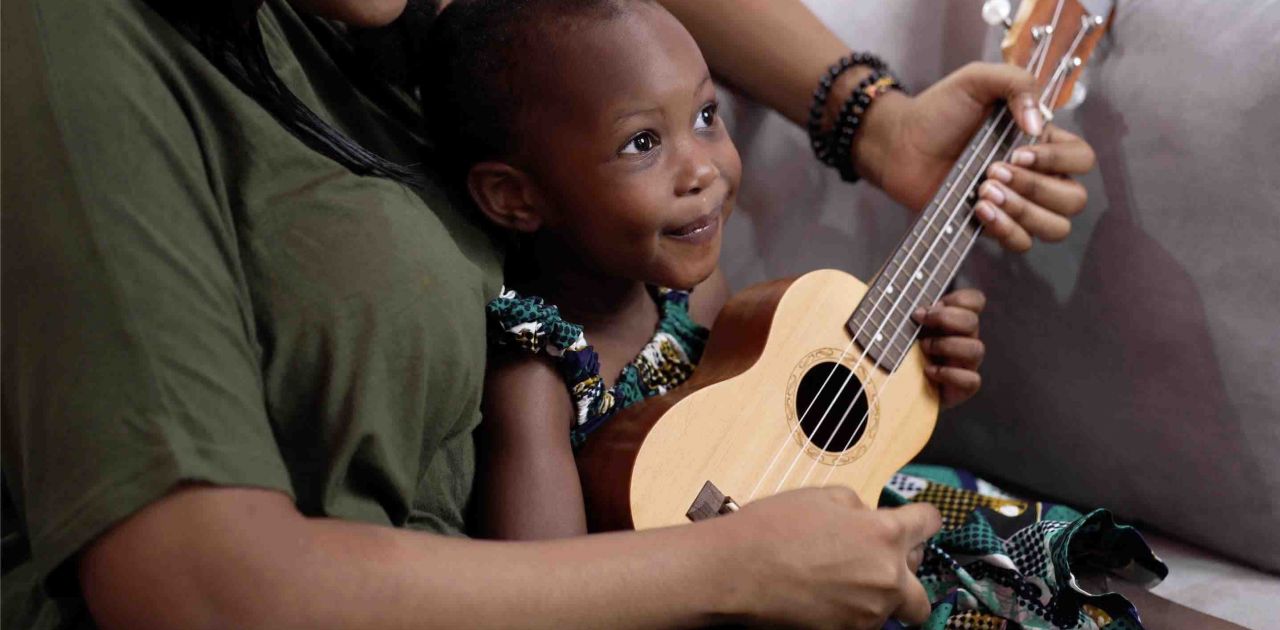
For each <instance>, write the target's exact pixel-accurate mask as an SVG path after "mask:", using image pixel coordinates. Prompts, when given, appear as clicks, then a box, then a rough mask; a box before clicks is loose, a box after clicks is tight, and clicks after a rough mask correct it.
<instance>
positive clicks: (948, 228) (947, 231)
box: [942, 225, 955, 234]
mask: <svg viewBox="0 0 1280 630" xmlns="http://www.w3.org/2000/svg"><path fill="white" fill-rule="evenodd" d="M942 231H943V232H945V233H947V234H950V233H952V232H954V231H955V230H952V229H951V226H950V225H948V226H947V227H944V228H942Z"/></svg>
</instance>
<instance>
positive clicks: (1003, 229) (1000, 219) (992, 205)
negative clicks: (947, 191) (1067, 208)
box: [974, 182, 1071, 252]
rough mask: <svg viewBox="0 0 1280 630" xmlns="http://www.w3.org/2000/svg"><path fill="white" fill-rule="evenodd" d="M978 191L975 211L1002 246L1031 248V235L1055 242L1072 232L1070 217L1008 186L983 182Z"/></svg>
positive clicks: (1016, 248) (1018, 250) (1021, 249)
mask: <svg viewBox="0 0 1280 630" xmlns="http://www.w3.org/2000/svg"><path fill="white" fill-rule="evenodd" d="M978 194H979V195H980V196H981V199H980V200H979V201H978V203H977V205H975V206H974V214H976V215H977V217H978V220H979V221H981V222H982V224H983V226H984V228H985V229H986V230H987V231H988V232H990V235H991V236H992V237H994V238H995V239H996V240H998V241H1000V244H1001V245H1003V246H1004V247H1005V249H1009V250H1012V251H1015V252H1024V251H1027V250H1028V249H1031V237H1033V236H1034V237H1036V238H1038V239H1041V240H1044V241H1049V242H1054V241H1060V240H1062V239H1064V238H1066V237H1067V235H1068V234H1070V233H1071V220H1070V219H1068V218H1066V217H1064V216H1062V215H1060V214H1058V213H1056V212H1052V211H1050V210H1046V209H1045V208H1043V207H1041V206H1040V205H1038V204H1035V203H1032V202H1031V201H1028V200H1027V199H1026V198H1025V197H1023V196H1022V195H1020V194H1018V193H1017V192H1014V191H1012V190H1010V189H1009V188H1007V187H1003V186H998V185H997V184H995V183H992V182H986V183H984V184H983V185H982V188H981V189H980V190H979V193H978ZM995 199H998V200H999V202H998V203H997V202H996V201H994V200H995Z"/></svg>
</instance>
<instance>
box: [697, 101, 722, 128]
mask: <svg viewBox="0 0 1280 630" xmlns="http://www.w3.org/2000/svg"><path fill="white" fill-rule="evenodd" d="M717 107H718V106H717V105H716V104H715V103H711V104H710V105H707V106H706V107H703V108H702V111H700V112H698V119H697V120H695V121H693V128H694V129H706V128H707V127H710V126H711V125H714V124H716V108H717Z"/></svg>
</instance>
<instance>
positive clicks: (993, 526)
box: [880, 464, 1168, 630]
mask: <svg viewBox="0 0 1280 630" xmlns="http://www.w3.org/2000/svg"><path fill="white" fill-rule="evenodd" d="M908 502H917V503H930V504H932V505H933V506H934V507H936V508H938V511H939V512H940V513H941V514H942V531H940V532H939V533H938V534H937V535H935V536H934V537H933V538H932V539H931V540H930V541H929V544H928V545H926V547H925V556H924V562H923V563H922V564H921V565H920V570H919V571H918V572H917V575H918V577H919V578H920V581H921V582H922V583H923V584H924V587H925V591H926V592H927V593H928V594H929V601H931V602H933V614H932V615H931V616H930V617H929V620H928V621H927V622H926V623H925V624H924V625H923V626H921V627H923V628H925V629H926V630H944V629H948V630H949V629H966V630H967V629H973V630H978V629H982V630H986V629H992V630H1005V629H1008V630H1012V629H1015V628H1076V629H1080V630H1094V629H1101V630H1130V629H1139V628H1142V627H1143V626H1142V623H1141V620H1140V618H1139V616H1138V613H1137V611H1136V610H1135V609H1134V607H1133V606H1132V605H1131V604H1130V603H1129V601H1128V600H1127V599H1125V598H1124V597H1123V596H1121V595H1119V594H1117V593H1111V592H1108V590H1107V588H1106V587H1105V584H1106V581H1107V579H1108V578H1116V579H1123V580H1126V581H1130V582H1134V583H1136V584H1139V585H1142V586H1144V587H1146V588H1151V587H1153V586H1155V585H1156V584H1158V583H1160V581H1161V580H1162V579H1164V577H1165V576H1166V575H1168V569H1167V568H1166V567H1165V565H1164V563H1163V562H1161V561H1160V559H1159V558H1157V557H1156V556H1155V554H1153V553H1152V552H1151V549H1150V548H1149V547H1148V546H1147V544H1146V542H1145V541H1143V539H1142V536H1141V535H1140V534H1139V533H1138V531H1137V530H1135V529H1134V528H1132V527H1129V526H1126V525H1120V524H1117V523H1116V522H1115V520H1114V519H1113V518H1112V516H1111V513H1110V512H1108V511H1107V510H1094V511H1092V512H1089V513H1088V514H1081V513H1080V512H1077V511H1075V510H1073V509H1071V508H1069V507H1066V506H1062V505H1056V504H1053V503H1045V502H1038V501H1027V500H1022V499H1019V498H1016V497H1013V496H1011V495H1009V494H1007V493H1005V492H1003V491H1001V490H1000V489H999V488H997V487H995V486H993V485H991V484H989V483H987V482H985V481H983V480H981V479H978V478H976V477H974V476H973V475H971V474H969V473H967V472H965V471H962V470H958V469H954V468H944V467H940V466H924V465H917V464H913V465H910V466H907V467H906V468H903V469H902V470H901V471H900V472H899V473H898V474H897V475H894V477H893V479H892V480H891V481H890V482H889V485H888V486H887V487H886V488H885V489H884V493H883V494H882V495H881V501H880V504H881V505H886V506H892V505H903V504H906V503H908ZM903 627H904V626H902V625H901V624H899V623H898V622H896V621H890V622H889V623H888V624H886V625H885V628H886V629H897V628H903Z"/></svg>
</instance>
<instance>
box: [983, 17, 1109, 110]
mask: <svg viewBox="0 0 1280 630" xmlns="http://www.w3.org/2000/svg"><path fill="white" fill-rule="evenodd" d="M1008 6H1009V3H1008V0H989V1H988V2H987V5H986V6H984V7H983V17H984V18H986V19H987V20H988V21H994V22H995V23H1000V22H1003V23H1004V24H1005V26H1006V28H1007V32H1006V33H1005V37H1004V40H1003V41H1002V42H1001V44H1000V49H1001V52H1002V53H1003V55H1004V60H1005V62H1007V63H1011V64H1013V65H1016V66H1020V67H1023V68H1026V69H1027V70H1028V71H1030V72H1031V73H1032V74H1033V75H1035V77H1036V84H1037V87H1038V88H1039V91H1040V94H1041V100H1040V103H1041V109H1043V110H1046V111H1052V110H1055V109H1059V108H1061V107H1063V106H1065V105H1067V103H1068V102H1069V101H1070V100H1071V98H1072V90H1073V89H1075V86H1076V83H1077V81H1079V79H1080V73H1081V72H1082V71H1083V70H1084V65H1085V63H1086V62H1087V61H1088V60H1089V56H1090V55H1091V54H1093V49H1094V47H1095V46H1097V44H1098V40H1100V39H1101V38H1102V34H1103V33H1105V32H1106V30H1107V26H1108V24H1109V23H1110V20H1111V15H1112V12H1113V11H1114V9H1115V0H1022V2H1020V3H1019V4H1018V12H1017V15H1016V16H1014V17H1013V19H1012V20H1010V19H1009V18H1008Z"/></svg>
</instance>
